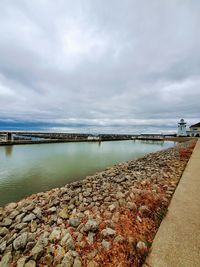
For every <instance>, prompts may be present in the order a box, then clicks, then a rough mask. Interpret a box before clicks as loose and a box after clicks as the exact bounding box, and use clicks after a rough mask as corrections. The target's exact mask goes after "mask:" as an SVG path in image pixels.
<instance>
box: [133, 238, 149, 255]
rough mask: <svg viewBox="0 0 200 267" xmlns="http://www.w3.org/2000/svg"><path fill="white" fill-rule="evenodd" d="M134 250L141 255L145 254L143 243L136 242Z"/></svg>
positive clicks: (145, 249)
mask: <svg viewBox="0 0 200 267" xmlns="http://www.w3.org/2000/svg"><path fill="white" fill-rule="evenodd" d="M136 249H137V251H138V252H139V253H141V254H144V253H145V252H147V246H146V244H145V243H144V242H143V241H138V242H137V245H136Z"/></svg>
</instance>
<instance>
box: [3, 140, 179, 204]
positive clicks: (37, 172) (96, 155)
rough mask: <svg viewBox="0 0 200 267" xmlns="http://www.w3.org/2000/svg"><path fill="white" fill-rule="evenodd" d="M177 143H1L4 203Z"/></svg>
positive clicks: (61, 184) (58, 185)
mask: <svg viewBox="0 0 200 267" xmlns="http://www.w3.org/2000/svg"><path fill="white" fill-rule="evenodd" d="M173 145H174V144H173V143H172V142H144V141H113V142H101V143H98V142H92V143H90V142H84V143H55V144H38V145H17V146H0V206H1V205H4V204H6V203H9V202H12V201H17V200H19V199H21V198H22V197H24V196H28V195H30V194H32V193H36V192H41V191H45V190H48V189H51V188H54V187H60V186H63V185H65V184H66V183H69V182H71V181H74V180H79V179H81V178H83V177H85V176H86V175H91V174H93V173H94V172H95V171H99V170H103V169H104V168H105V167H107V166H111V165H113V164H115V163H118V162H120V161H126V160H130V159H134V158H137V157H139V156H142V155H145V154H147V153H150V152H154V151H157V150H161V149H164V148H167V147H170V146H173Z"/></svg>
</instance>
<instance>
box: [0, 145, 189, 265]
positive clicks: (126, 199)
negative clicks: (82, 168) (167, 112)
mask: <svg viewBox="0 0 200 267" xmlns="http://www.w3.org/2000/svg"><path fill="white" fill-rule="evenodd" d="M189 146H191V142H187V143H184V144H180V145H179V146H176V147H174V148H170V149H167V150H164V151H160V152H157V153H152V154H149V155H147V156H145V157H143V158H140V159H137V160H134V161H128V162H124V163H120V164H117V165H114V166H112V167H110V168H107V169H106V170H105V171H103V172H99V173H96V174H95V175H93V176H90V177H86V178H85V179H84V180H82V181H78V182H73V183H71V184H67V185H66V186H65V187H62V188H56V189H53V190H51V191H48V192H44V193H38V194H34V195H32V196H30V197H28V198H26V199H23V200H21V201H19V202H18V203H10V204H8V205H7V206H6V207H4V208H0V267H6V266H17V267H23V266H25V267H34V266H63V267H64V266H69V267H70V266H73V267H80V266H89V267H97V266H105V265H106V264H108V265H109V266H140V264H141V262H142V257H143V255H145V254H146V252H147V250H148V246H149V243H150V242H151V241H152V239H153V236H154V234H155V232H156V227H158V225H159V222H160V220H161V219H162V216H163V213H164V211H165V210H166V207H167V205H168V203H169V200H170V198H171V196H172V194H173V192H174V190H175V188H176V185H177V183H178V181H179V179H180V177H181V175H182V172H183V170H184V168H185V165H186V163H187V160H188V159H184V160H183V159H180V157H179V149H180V148H181V147H185V148H187V147H189ZM123 224H124V225H123ZM129 244H131V246H130V251H128V252H126V253H124V254H128V255H129V256H130V255H132V256H130V257H128V258H126V259H125V256H123V255H124V254H123V253H121V254H120V255H122V254H123V255H122V258H123V257H124V259H125V263H124V265H116V261H115V260H116V259H115V254H114V251H115V249H116V248H117V249H119V247H120V246H122V247H124V248H126V250H128V249H129ZM111 254H112V255H113V256H112V257H110V256H109V255H111ZM126 257H127V256H126ZM117 260H118V263H117V264H121V263H120V262H119V258H118V259H117ZM112 264H113V265H112Z"/></svg>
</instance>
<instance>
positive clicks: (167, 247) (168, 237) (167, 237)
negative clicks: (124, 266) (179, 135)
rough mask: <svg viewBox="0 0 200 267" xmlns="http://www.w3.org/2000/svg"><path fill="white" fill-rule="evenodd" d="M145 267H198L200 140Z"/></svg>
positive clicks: (199, 248)
mask: <svg viewBox="0 0 200 267" xmlns="http://www.w3.org/2000/svg"><path fill="white" fill-rule="evenodd" d="M144 266H145V267H147V266H149V267H200V139H198V142H197V144H196V146H195V149H194V151H193V154H192V156H191V158H190V160H189V162H188V164H187V166H186V169H185V171H184V173H183V176H182V178H181V180H180V183H179V185H178V187H177V189H176V191H175V193H174V196H173V199H172V201H171V203H170V206H169V209H168V212H167V215H166V217H165V218H164V219H163V221H162V223H161V225H160V228H159V230H158V232H157V234H156V237H155V239H154V242H153V245H152V251H151V253H150V254H149V256H148V257H147V259H146V263H145V264H144Z"/></svg>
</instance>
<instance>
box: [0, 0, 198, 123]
mask: <svg viewBox="0 0 200 267" xmlns="http://www.w3.org/2000/svg"><path fill="white" fill-rule="evenodd" d="M199 12H200V1H199V0H162V1H161V0H153V1H149V0H141V1H137V0H123V1H121V0H109V1H105V0H84V1H83V0H80V1H79V0H73V1H72V0H70V1H68V0H57V1H54V0H33V1H28V0H16V1H12V0H1V1H0V124H1V125H2V127H4V126H5V125H6V126H9V125H13V124H14V125H26V124H27V125H29V126H30V125H43V126H45V125H46V126H51V127H54V126H55V127H64V126H71V127H76V126H84V125H85V126H90V127H101V126H102V127H103V126H106V127H118V126H121V128H123V127H126V126H127V125H129V126H134V125H138V126H140V125H143V126H145V125H153V126H158V125H168V126H171V127H173V125H176V123H177V120H179V119H180V118H182V117H183V118H185V119H186V120H187V121H188V123H189V124H191V123H194V122H198V121H200V34H199V32H200V15H199V14H200V13H199Z"/></svg>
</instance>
